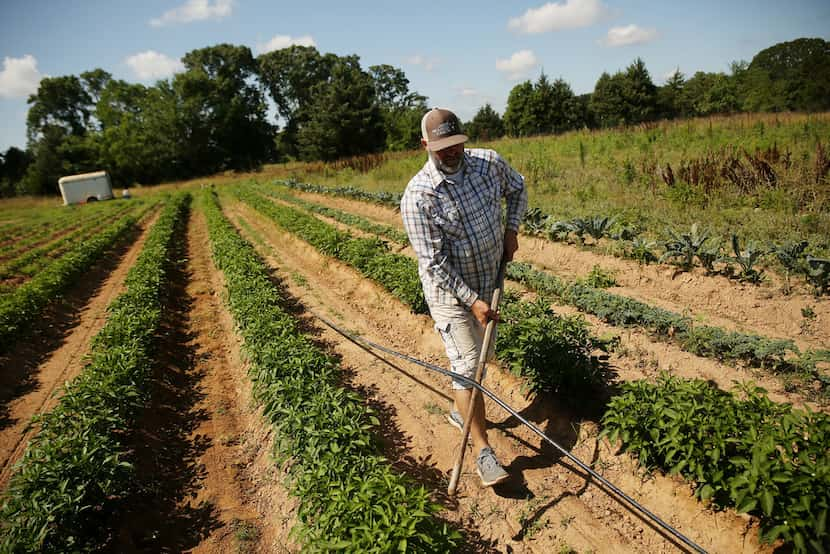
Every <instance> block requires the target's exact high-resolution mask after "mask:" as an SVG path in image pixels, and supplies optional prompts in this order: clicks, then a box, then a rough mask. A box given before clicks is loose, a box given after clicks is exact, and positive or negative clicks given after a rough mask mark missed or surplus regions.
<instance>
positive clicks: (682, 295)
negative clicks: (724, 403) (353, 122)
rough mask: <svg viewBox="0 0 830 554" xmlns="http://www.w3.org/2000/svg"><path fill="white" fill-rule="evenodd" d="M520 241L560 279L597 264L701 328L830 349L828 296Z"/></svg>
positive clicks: (313, 197)
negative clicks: (712, 327) (808, 314)
mask: <svg viewBox="0 0 830 554" xmlns="http://www.w3.org/2000/svg"><path fill="white" fill-rule="evenodd" d="M295 194H296V195H297V196H298V197H300V198H303V199H305V200H309V201H311V202H316V203H318V204H323V205H325V206H329V207H332V208H337V209H341V210H343V211H347V212H351V213H355V214H360V215H363V216H364V217H368V218H370V219H374V220H376V221H378V222H381V223H384V224H387V225H394V226H396V227H398V228H402V227H403V226H402V224H401V219H400V214H399V213H398V212H397V211H396V210H394V209H392V208H387V207H384V206H379V205H376V204H370V203H367V202H359V201H356V200H349V199H344V198H337V197H331V196H327V195H319V194H312V193H296V192H295ZM519 240H520V245H521V247H520V249H519V252H518V254H517V259H518V260H521V261H528V262H532V263H534V264H536V265H538V266H539V267H541V268H545V269H549V270H552V271H553V272H555V273H556V274H557V275H560V276H562V277H567V278H576V277H584V276H585V275H586V274H587V273H588V272H590V271H591V269H592V268H593V267H594V266H595V265H599V266H600V267H602V268H603V269H606V270H612V271H614V273H615V275H616V280H617V282H618V285H619V286H618V287H615V288H612V289H610V291H611V292H614V293H618V294H621V295H624V296H630V297H632V298H635V299H638V300H641V301H643V302H647V303H649V304H651V305H654V306H659V307H662V308H665V309H668V310H672V311H674V312H677V313H688V314H690V315H691V316H693V317H695V318H696V320H697V321H699V322H700V323H701V324H708V325H717V326H722V327H724V328H727V329H734V330H738V331H742V332H752V333H757V334H760V335H764V336H768V337H773V338H789V339H792V340H794V341H795V342H796V344H797V345H798V346H799V348H830V298H828V297H826V296H825V297H821V298H816V297H815V296H813V295H812V294H809V292H807V291H806V290H804V287H796V289H795V290H794V291H793V293H792V294H790V295H785V294H783V293H782V292H781V287H782V283H781V282H780V278H778V277H772V276H771V277H770V280H769V281H768V282H766V283H764V284H763V285H761V286H755V285H751V284H744V283H739V282H737V281H734V280H730V279H727V278H725V277H720V276H707V275H705V274H704V272H703V271H702V270H695V271H693V272H690V273H679V274H678V273H677V272H676V271H675V269H674V268H673V267H670V266H666V265H654V264H652V265H647V266H641V265H639V264H638V263H636V262H634V261H632V260H625V259H621V258H617V257H614V256H608V255H603V254H601V253H599V252H596V251H589V250H581V249H579V248H577V247H575V246H569V245H566V244H562V243H556V242H551V241H547V240H542V239H537V238H532V237H526V236H523V237H521V238H520V239H519ZM796 281H797V279H796V278H793V282H796ZM802 310H812V312H813V313H814V314H815V318H814V319H807V318H805V317H804V315H803V314H802Z"/></svg>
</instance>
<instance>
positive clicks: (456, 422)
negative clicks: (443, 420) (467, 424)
mask: <svg viewBox="0 0 830 554" xmlns="http://www.w3.org/2000/svg"><path fill="white" fill-rule="evenodd" d="M447 421H449V422H450V425H452V426H453V427H456V428H458V430H459V431H463V430H464V418H463V417H462V416H461V414H460V413H458V412H457V411H455V410H450V413H449V415H448V416H447Z"/></svg>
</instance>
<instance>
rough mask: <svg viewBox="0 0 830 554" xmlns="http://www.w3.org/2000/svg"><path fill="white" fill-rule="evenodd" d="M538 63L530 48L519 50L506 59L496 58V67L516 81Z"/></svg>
mask: <svg viewBox="0 0 830 554" xmlns="http://www.w3.org/2000/svg"><path fill="white" fill-rule="evenodd" d="M537 65H539V62H538V61H537V60H536V55H535V54H534V53H533V52H532V51H530V50H519V51H518V52H516V53H515V54H513V55H512V56H510V58H508V59H506V60H496V69H498V70H499V71H501V72H503V73H507V78H508V79H510V80H511V81H517V80H519V79H521V78H522V77H524V76H525V75H526V74H527V73H528V72H529V71H530V70H531V69H533V68H534V67H536V66H537Z"/></svg>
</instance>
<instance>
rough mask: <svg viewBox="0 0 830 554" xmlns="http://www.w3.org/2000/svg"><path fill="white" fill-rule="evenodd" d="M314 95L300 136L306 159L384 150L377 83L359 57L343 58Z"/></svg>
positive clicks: (303, 155)
mask: <svg viewBox="0 0 830 554" xmlns="http://www.w3.org/2000/svg"><path fill="white" fill-rule="evenodd" d="M311 92H312V94H311V97H312V100H311V103H310V105H309V106H308V110H307V111H308V114H309V115H308V119H307V120H306V122H305V124H304V125H303V126H302V127H301V128H300V129H299V131H298V134H297V139H298V145H299V151H300V156H301V157H302V158H303V159H305V160H334V159H336V158H339V157H345V156H355V155H358V154H367V153H371V152H378V151H380V150H382V149H383V146H384V144H385V140H386V136H385V132H384V128H383V115H382V113H381V109H380V106H379V105H378V102H377V99H376V91H375V83H374V80H373V79H372V76H371V75H369V74H368V73H367V72H365V71H363V70H362V69H361V68H360V62H359V59H358V57H357V56H348V57H345V58H340V59H339V60H338V61H337V63H335V64H334V66H333V67H332V71H331V78H330V79H329V80H328V81H326V82H321V83H317V84H316V85H315V86H314V87H313V88H312V91H311Z"/></svg>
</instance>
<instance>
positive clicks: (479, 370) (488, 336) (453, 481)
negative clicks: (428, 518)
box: [447, 258, 507, 496]
mask: <svg viewBox="0 0 830 554" xmlns="http://www.w3.org/2000/svg"><path fill="white" fill-rule="evenodd" d="M506 267H507V260H505V259H504V258H502V260H501V265H500V266H499V275H498V277H497V278H496V283H497V284H496V289H495V290H494V291H493V300H491V301H490V311H492V312H496V311H497V310H498V309H499V301H500V300H501V290H502V288H503V287H504V271H505V268H506ZM495 331H496V320H495V319H491V320H490V321H488V322H487V327H485V328H484V340H483V341H482V343H481V354H479V356H478V365H477V366H476V377H475V380H476V383H481V377H482V375H483V374H484V367H485V366H486V365H487V354H488V353H489V352H490V343H492V342H493V335H494V334H495ZM478 401H481V402H484V399H483V398H481V394H479V391H478V389H477V388H476V387H473V389H472V391H471V393H470V404H469V407H468V408H467V413H466V414H465V415H464V428H463V429H462V431H461V444H460V446H459V447H458V454H457V455H456V457H455V464H454V465H453V468H452V475H451V476H450V484H449V486H448V487H447V494H449V495H450V496H453V495H455V489H456V488H457V487H458V479H459V477H461V466H462V465H463V464H464V453H465V452H466V451H467V439H468V438H469V437H470V422H471V421H472V420H473V414H474V413H475V407H476V402H478Z"/></svg>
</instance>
